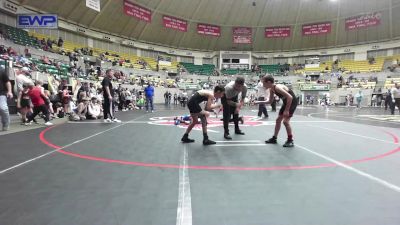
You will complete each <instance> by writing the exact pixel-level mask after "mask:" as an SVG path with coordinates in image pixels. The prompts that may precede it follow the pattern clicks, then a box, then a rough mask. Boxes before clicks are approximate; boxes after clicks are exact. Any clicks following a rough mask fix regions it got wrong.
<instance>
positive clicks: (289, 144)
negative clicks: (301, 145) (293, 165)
mask: <svg viewBox="0 0 400 225" xmlns="http://www.w3.org/2000/svg"><path fill="white" fill-rule="evenodd" d="M283 147H285V148H293V147H294V143H293V140H290V141H289V140H287V141H286V142H285V144H284V145H283Z"/></svg>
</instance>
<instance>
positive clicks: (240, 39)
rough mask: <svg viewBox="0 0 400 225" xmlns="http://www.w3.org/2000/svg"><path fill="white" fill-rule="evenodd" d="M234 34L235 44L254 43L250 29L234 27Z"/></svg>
mask: <svg viewBox="0 0 400 225" xmlns="http://www.w3.org/2000/svg"><path fill="white" fill-rule="evenodd" d="M232 33H233V43H234V44H251V43H252V30H251V28H250V27H234V28H233V29H232Z"/></svg>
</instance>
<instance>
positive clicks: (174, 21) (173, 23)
mask: <svg viewBox="0 0 400 225" xmlns="http://www.w3.org/2000/svg"><path fill="white" fill-rule="evenodd" d="M163 22H164V27H166V28H171V29H174V30H179V31H183V32H186V31H187V21H185V20H181V19H178V18H175V17H172V16H163Z"/></svg>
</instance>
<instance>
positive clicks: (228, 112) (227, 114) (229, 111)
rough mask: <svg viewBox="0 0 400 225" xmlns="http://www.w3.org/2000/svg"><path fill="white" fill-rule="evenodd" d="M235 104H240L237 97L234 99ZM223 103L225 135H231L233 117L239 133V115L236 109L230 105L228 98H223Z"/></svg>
mask: <svg viewBox="0 0 400 225" xmlns="http://www.w3.org/2000/svg"><path fill="white" fill-rule="evenodd" d="M232 101H234V102H236V103H237V102H238V98H237V96H236V97H235V98H233V99H232ZM221 103H222V107H223V114H222V115H223V122H224V134H229V120H230V119H231V116H232V115H233V123H234V124H235V131H239V130H240V129H239V113H235V110H236V107H235V106H231V105H228V103H227V100H226V97H225V96H223V97H222V98H221Z"/></svg>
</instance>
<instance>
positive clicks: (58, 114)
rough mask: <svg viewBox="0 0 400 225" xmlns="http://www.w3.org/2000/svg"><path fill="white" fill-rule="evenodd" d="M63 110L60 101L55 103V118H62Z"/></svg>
mask: <svg viewBox="0 0 400 225" xmlns="http://www.w3.org/2000/svg"><path fill="white" fill-rule="evenodd" d="M64 116H65V112H64V108H63V105H62V103H61V102H57V103H56V104H55V118H64Z"/></svg>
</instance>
